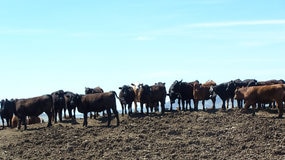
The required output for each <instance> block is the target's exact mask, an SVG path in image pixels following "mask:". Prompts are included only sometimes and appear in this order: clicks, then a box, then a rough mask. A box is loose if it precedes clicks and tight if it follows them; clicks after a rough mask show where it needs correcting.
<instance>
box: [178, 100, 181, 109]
mask: <svg viewBox="0 0 285 160" xmlns="http://www.w3.org/2000/svg"><path fill="white" fill-rule="evenodd" d="M180 101H181V99H180V98H179V99H178V108H179V111H181V105H180Z"/></svg>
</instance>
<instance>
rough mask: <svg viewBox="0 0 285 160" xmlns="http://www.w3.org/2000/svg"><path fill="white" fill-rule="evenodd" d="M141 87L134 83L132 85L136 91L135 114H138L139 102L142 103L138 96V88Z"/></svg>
mask: <svg viewBox="0 0 285 160" xmlns="http://www.w3.org/2000/svg"><path fill="white" fill-rule="evenodd" d="M139 85H140V84H139ZM139 85H136V84H134V83H132V84H131V86H132V88H133V90H134V92H135V99H134V105H135V112H136V113H137V112H138V105H137V102H140V101H139V96H138V91H139V89H138V86H139Z"/></svg>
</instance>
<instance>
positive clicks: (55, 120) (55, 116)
mask: <svg viewBox="0 0 285 160" xmlns="http://www.w3.org/2000/svg"><path fill="white" fill-rule="evenodd" d="M57 112H58V110H57V109H56V110H55V112H54V123H57Z"/></svg>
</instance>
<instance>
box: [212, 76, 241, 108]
mask: <svg viewBox="0 0 285 160" xmlns="http://www.w3.org/2000/svg"><path fill="white" fill-rule="evenodd" d="M235 89H236V84H235V83H234V81H229V82H225V83H221V84H219V85H217V86H214V87H213V91H214V93H216V94H217V95H218V96H219V97H220V98H221V99H222V101H223V104H222V109H226V106H225V102H226V101H227V108H228V107H229V99H230V100H231V102H232V108H233V107H234V95H235Z"/></svg>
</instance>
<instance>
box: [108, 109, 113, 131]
mask: <svg viewBox="0 0 285 160" xmlns="http://www.w3.org/2000/svg"><path fill="white" fill-rule="evenodd" d="M107 115H108V124H107V126H108V127H110V123H111V119H112V117H111V116H112V114H111V110H110V108H108V109H107Z"/></svg>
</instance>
